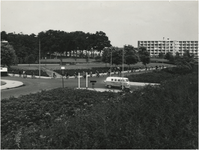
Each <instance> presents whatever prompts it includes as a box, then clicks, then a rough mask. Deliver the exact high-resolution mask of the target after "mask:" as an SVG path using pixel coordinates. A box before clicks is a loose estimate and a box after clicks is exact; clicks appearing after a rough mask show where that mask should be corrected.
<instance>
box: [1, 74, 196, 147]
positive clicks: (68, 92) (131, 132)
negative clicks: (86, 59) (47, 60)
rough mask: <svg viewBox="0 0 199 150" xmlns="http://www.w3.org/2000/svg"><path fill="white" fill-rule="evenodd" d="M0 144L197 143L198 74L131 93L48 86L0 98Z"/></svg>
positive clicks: (76, 145) (81, 145) (173, 79)
mask: <svg viewBox="0 0 199 150" xmlns="http://www.w3.org/2000/svg"><path fill="white" fill-rule="evenodd" d="M1 110H2V111H1V112H2V115H1V121H2V122H1V125H2V130H1V131H2V142H1V145H2V148H12V149H14V148H23V149H25V148H28V149H33V148H34V149H41V148H46V149H69V148H70V149H72V148H74V149H78V148H92V149H95V148H96V149H97V148H111V149H113V148H114V149H116V148H125V149H127V148H128V149H129V148H130V149H134V148H136V149H137V148H141V149H144V148H147V149H151V148H155V149H159V148H161V149H168V148H169V149H196V148H197V147H198V111H197V110H198V76H197V74H187V75H184V76H178V77H175V78H172V79H170V80H167V81H165V82H163V83H162V84H161V86H157V87H151V86H146V87H145V88H143V89H141V90H137V91H134V92H133V93H126V94H121V93H109V92H103V93H100V92H95V91H86V90H72V89H68V88H65V89H61V88H58V89H54V90H50V91H42V92H40V93H37V94H29V95H27V96H21V97H19V98H10V99H4V100H2V102H1Z"/></svg>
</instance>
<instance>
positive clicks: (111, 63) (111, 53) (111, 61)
mask: <svg viewBox="0 0 199 150" xmlns="http://www.w3.org/2000/svg"><path fill="white" fill-rule="evenodd" d="M110 63H111V70H110V76H111V72H112V47H111V62H110Z"/></svg>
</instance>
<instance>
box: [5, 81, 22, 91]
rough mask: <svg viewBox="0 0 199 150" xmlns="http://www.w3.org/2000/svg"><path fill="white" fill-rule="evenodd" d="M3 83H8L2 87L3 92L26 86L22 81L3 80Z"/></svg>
mask: <svg viewBox="0 0 199 150" xmlns="http://www.w3.org/2000/svg"><path fill="white" fill-rule="evenodd" d="M1 81H3V82H6V84H4V85H2V86H1V90H5V89H11V88H16V87H20V86H23V85H24V84H23V83H22V82H20V81H14V80H1Z"/></svg>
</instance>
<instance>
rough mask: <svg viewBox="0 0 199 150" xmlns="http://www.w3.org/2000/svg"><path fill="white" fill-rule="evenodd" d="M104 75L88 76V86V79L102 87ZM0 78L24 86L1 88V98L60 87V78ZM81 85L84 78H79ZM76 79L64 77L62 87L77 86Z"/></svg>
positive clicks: (82, 85) (83, 84) (89, 84)
mask: <svg viewBox="0 0 199 150" xmlns="http://www.w3.org/2000/svg"><path fill="white" fill-rule="evenodd" d="M105 78H106V76H104V77H99V78H97V77H92V78H89V79H88V80H89V83H88V87H90V88H91V87H92V85H91V83H90V80H96V81H97V82H96V84H95V87H97V88H104V83H103V80H105ZM1 79H2V80H4V79H5V80H15V81H21V82H23V83H24V85H25V86H21V87H18V88H13V89H6V90H1V99H4V98H9V97H19V96H20V95H26V94H30V93H36V92H39V91H41V90H50V89H54V88H58V87H62V79H42V78H40V79H31V78H20V77H1ZM80 81H81V83H80V84H81V87H85V86H86V79H84V78H81V80H80ZM77 86H78V81H77V79H64V87H70V88H77Z"/></svg>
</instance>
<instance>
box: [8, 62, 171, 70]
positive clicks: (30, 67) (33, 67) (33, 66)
mask: <svg viewBox="0 0 199 150" xmlns="http://www.w3.org/2000/svg"><path fill="white" fill-rule="evenodd" d="M160 65H164V66H172V65H170V64H164V63H150V64H148V65H147V66H153V67H155V66H160ZM106 66H107V67H109V66H110V65H109V64H105V63H94V62H90V63H79V64H76V65H65V68H66V70H67V69H90V68H92V67H106ZM118 66H120V67H122V65H118ZM124 66H127V65H124ZM11 67H12V68H14V69H22V70H38V69H39V64H30V65H29V64H18V65H17V66H11ZM41 67H46V68H48V69H51V70H58V69H61V66H60V65H59V64H46V65H45V64H41ZM113 67H115V65H113ZM130 67H144V65H143V64H142V63H141V62H139V63H137V64H135V65H130Z"/></svg>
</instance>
